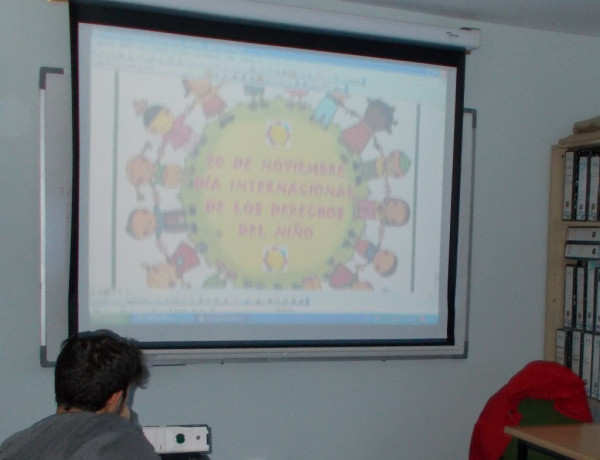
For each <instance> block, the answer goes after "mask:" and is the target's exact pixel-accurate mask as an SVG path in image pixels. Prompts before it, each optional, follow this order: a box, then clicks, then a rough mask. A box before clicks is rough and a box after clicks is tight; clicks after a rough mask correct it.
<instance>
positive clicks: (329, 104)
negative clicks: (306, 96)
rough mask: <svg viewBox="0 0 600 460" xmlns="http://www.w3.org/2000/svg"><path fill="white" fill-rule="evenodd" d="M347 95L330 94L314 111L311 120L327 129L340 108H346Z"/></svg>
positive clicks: (324, 97)
mask: <svg viewBox="0 0 600 460" xmlns="http://www.w3.org/2000/svg"><path fill="white" fill-rule="evenodd" d="M347 97H348V96H347V95H345V94H343V93H329V94H326V95H325V96H323V99H321V102H319V104H318V105H317V107H316V108H315V110H314V111H313V113H312V115H311V116H310V119H311V120H313V121H315V122H317V123H319V124H320V125H321V126H323V128H327V127H328V126H329V125H330V124H331V122H332V120H333V117H334V116H335V114H336V113H337V111H338V109H339V108H340V107H342V108H343V107H344V100H345V99H347Z"/></svg>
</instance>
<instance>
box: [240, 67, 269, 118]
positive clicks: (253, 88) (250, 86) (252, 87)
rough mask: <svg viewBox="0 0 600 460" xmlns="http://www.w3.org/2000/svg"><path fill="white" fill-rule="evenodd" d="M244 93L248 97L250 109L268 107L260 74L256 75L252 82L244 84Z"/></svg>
mask: <svg viewBox="0 0 600 460" xmlns="http://www.w3.org/2000/svg"><path fill="white" fill-rule="evenodd" d="M244 94H245V95H246V96H249V97H250V104H248V108H249V109H250V110H256V109H257V108H259V107H260V108H261V109H266V108H267V107H269V103H268V102H267V101H266V100H265V84H264V78H263V76H262V75H258V76H257V77H256V79H255V80H254V81H253V82H250V83H247V84H245V85H244Z"/></svg>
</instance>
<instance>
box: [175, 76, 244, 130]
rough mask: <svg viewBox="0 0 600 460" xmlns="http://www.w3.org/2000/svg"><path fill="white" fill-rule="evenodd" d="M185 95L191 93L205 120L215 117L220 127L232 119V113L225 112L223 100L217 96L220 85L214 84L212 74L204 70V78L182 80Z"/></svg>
mask: <svg viewBox="0 0 600 460" xmlns="http://www.w3.org/2000/svg"><path fill="white" fill-rule="evenodd" d="M183 88H184V90H185V96H186V97H187V96H189V95H192V97H193V98H194V102H195V103H199V104H200V105H201V107H202V110H203V111H204V116H205V117H206V119H207V120H210V119H212V118H215V117H217V118H218V119H219V125H220V126H221V127H224V126H226V125H227V124H228V123H229V122H231V121H232V120H233V115H231V114H228V113H226V112H225V108H226V104H225V101H224V100H223V99H222V98H221V97H220V96H219V94H218V93H219V89H220V88H221V85H214V84H213V79H212V74H211V73H210V72H206V74H205V76H204V78H198V79H189V80H183Z"/></svg>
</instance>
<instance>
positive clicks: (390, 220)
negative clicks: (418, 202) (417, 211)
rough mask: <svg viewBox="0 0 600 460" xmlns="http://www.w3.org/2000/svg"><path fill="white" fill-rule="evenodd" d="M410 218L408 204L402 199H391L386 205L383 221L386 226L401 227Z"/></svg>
mask: <svg viewBox="0 0 600 460" xmlns="http://www.w3.org/2000/svg"><path fill="white" fill-rule="evenodd" d="M409 218H410V208H409V207H408V203H407V202H406V201H404V200H402V199H400V198H390V199H389V200H386V201H385V203H384V216H383V220H384V223H385V225H390V226H392V227H401V226H402V225H405V224H406V223H407V222H408V219H409Z"/></svg>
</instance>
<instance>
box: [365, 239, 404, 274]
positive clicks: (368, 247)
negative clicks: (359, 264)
mask: <svg viewBox="0 0 600 460" xmlns="http://www.w3.org/2000/svg"><path fill="white" fill-rule="evenodd" d="M354 251H355V252H356V253H357V254H358V255H359V256H361V257H363V258H364V259H365V260H366V261H367V262H368V263H372V264H373V268H374V269H375V272H376V273H377V274H378V275H380V276H383V277H389V276H391V275H392V274H393V273H394V272H395V271H396V269H397V268H398V257H396V254H394V253H393V252H392V251H390V250H388V249H381V248H380V247H379V246H378V245H376V244H375V243H371V242H370V241H367V240H365V239H363V238H359V239H358V241H357V242H356V245H355V246H354Z"/></svg>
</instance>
